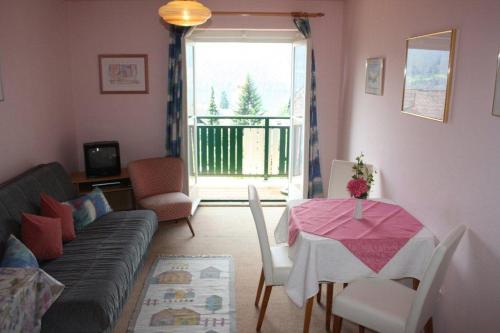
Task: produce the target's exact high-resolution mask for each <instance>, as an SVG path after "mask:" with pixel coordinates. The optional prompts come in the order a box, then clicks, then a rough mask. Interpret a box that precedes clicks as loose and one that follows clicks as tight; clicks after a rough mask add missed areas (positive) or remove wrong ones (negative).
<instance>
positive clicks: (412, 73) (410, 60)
mask: <svg viewBox="0 0 500 333" xmlns="http://www.w3.org/2000/svg"><path fill="white" fill-rule="evenodd" d="M454 53H455V30H448V31H443V32H437V33H432V34H428V35H423V36H417V37H412V38H408V39H407V40H406V66H405V80H404V89H403V103H402V107H401V111H402V112H403V113H406V114H411V115H414V116H419V117H422V118H427V119H432V120H437V121H440V122H446V120H447V118H448V112H449V108H450V95H451V81H452V72H453V58H454Z"/></svg>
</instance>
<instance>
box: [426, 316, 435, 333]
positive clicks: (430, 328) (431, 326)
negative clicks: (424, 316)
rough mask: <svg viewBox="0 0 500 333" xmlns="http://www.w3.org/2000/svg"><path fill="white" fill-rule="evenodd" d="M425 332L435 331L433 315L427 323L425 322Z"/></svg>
mask: <svg viewBox="0 0 500 333" xmlns="http://www.w3.org/2000/svg"><path fill="white" fill-rule="evenodd" d="M424 332H425V333H432V332H433V325H432V317H431V318H429V320H428V321H427V324H425V326H424Z"/></svg>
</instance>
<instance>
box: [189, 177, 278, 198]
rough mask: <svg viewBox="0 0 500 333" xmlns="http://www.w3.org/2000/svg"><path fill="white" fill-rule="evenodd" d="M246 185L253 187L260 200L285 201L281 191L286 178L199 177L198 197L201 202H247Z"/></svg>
mask: <svg viewBox="0 0 500 333" xmlns="http://www.w3.org/2000/svg"><path fill="white" fill-rule="evenodd" d="M248 184H253V185H255V187H256V188H257V190H258V191H259V195H260V197H261V200H286V195H285V194H283V193H282V192H281V191H282V190H283V189H286V187H287V185H288V179H287V178H269V179H268V180H264V179H263V178H256V177H253V178H252V177H245V178H239V177H199V178H198V195H199V197H200V198H201V199H202V200H247V199H248V190H247V187H248Z"/></svg>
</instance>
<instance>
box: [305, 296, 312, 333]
mask: <svg viewBox="0 0 500 333" xmlns="http://www.w3.org/2000/svg"><path fill="white" fill-rule="evenodd" d="M313 304H314V296H312V297H309V298H308V299H307V304H306V313H305V317H304V333H309V326H310V324H311V315H312V309H313Z"/></svg>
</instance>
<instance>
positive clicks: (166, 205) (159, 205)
mask: <svg viewBox="0 0 500 333" xmlns="http://www.w3.org/2000/svg"><path fill="white" fill-rule="evenodd" d="M139 205H140V206H141V207H143V208H146V209H152V210H154V211H155V213H156V215H158V220H159V221H169V220H176V219H181V218H184V217H188V216H190V215H191V206H192V202H191V199H189V197H188V196H187V195H185V194H184V193H181V192H173V193H164V194H158V195H153V196H150V197H147V198H144V199H142V200H140V201H139Z"/></svg>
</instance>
